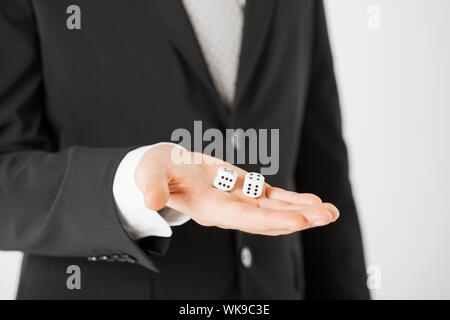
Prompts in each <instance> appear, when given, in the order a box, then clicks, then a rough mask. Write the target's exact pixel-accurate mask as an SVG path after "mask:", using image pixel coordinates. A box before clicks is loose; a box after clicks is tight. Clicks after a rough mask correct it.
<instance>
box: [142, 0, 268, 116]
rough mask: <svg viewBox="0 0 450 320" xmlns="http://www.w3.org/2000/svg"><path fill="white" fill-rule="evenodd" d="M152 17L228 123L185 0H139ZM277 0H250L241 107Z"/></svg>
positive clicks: (239, 96)
mask: <svg viewBox="0 0 450 320" xmlns="http://www.w3.org/2000/svg"><path fill="white" fill-rule="evenodd" d="M137 1H138V2H139V3H140V4H141V5H142V6H143V7H144V8H145V9H146V11H147V13H148V14H149V15H150V16H151V18H152V20H153V21H154V22H155V24H156V25H157V26H158V27H159V28H160V29H161V30H162V32H164V33H165V35H166V36H167V37H168V39H169V40H170V41H171V42H172V44H173V45H174V46H175V47H176V48H177V49H178V50H179V52H180V53H181V55H182V56H183V57H184V58H185V59H186V61H188V63H189V64H190V65H191V67H192V69H193V70H194V71H195V72H196V73H197V75H198V76H199V78H200V79H201V81H202V82H203V84H204V85H205V87H206V88H207V89H208V90H209V91H210V93H212V95H213V97H214V98H215V100H216V102H217V103H216V104H215V107H216V111H217V113H218V115H219V116H220V118H221V119H222V120H223V121H224V122H225V123H227V122H228V121H229V119H230V114H229V112H228V108H227V107H226V106H225V105H224V104H223V103H222V102H221V100H220V98H219V94H218V93H217V90H216V87H215V86H214V83H213V81H212V78H211V75H210V73H209V70H208V67H207V64H206V62H205V59H204V56H203V53H202V51H201V49H200V45H199V43H198V40H197V37H196V35H195V32H194V30H193V28H192V25H191V23H190V20H189V17H188V16H187V14H186V11H185V9H184V7H183V4H182V3H181V0H137ZM274 1H275V0H247V2H246V7H245V18H244V19H245V20H244V30H243V39H242V48H241V54H240V62H239V71H238V79H237V84H236V96H235V99H234V100H235V102H234V105H235V106H238V105H239V102H240V100H241V99H242V96H243V94H244V92H245V91H246V89H247V87H248V85H249V83H250V80H251V77H252V75H253V73H254V71H255V69H256V66H257V63H258V61H259V58H260V56H261V53H262V50H263V46H264V42H265V39H266V37H267V33H268V29H269V26H270V21H271V18H272V15H273V9H274Z"/></svg>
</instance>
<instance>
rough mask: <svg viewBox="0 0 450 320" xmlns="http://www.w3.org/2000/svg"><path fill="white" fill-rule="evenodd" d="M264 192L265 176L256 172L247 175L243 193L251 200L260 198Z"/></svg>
mask: <svg viewBox="0 0 450 320" xmlns="http://www.w3.org/2000/svg"><path fill="white" fill-rule="evenodd" d="M263 190H264V176H263V175H262V174H259V173H256V172H249V173H247V174H246V175H245V180H244V186H243V187H242V193H243V194H244V195H245V196H247V197H249V198H259V197H260V196H261V195H262V193H263Z"/></svg>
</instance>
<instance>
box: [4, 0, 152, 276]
mask: <svg viewBox="0 0 450 320" xmlns="http://www.w3.org/2000/svg"><path fill="white" fill-rule="evenodd" d="M44 99H45V97H44V81H43V75H42V66H41V61H40V56H39V43H38V35H37V26H36V25H35V21H34V20H33V13H32V9H31V7H30V5H29V2H28V0H2V1H1V2H0V221H1V222H0V249H2V250H20V251H24V252H25V253H29V254H38V255H46V256H64V257H88V256H97V255H111V254H127V255H130V256H132V257H134V258H135V259H136V260H137V262H138V263H140V264H141V265H144V266H145V267H147V268H149V269H152V270H156V268H155V266H154V264H153V262H152V260H151V259H150V257H149V256H148V254H147V252H146V251H144V250H142V249H141V248H140V247H139V245H138V244H136V243H135V242H134V241H132V240H131V239H130V238H129V237H128V236H127V234H126V232H125V231H124V230H123V228H122V225H121V224H120V221H119V219H118V216H117V214H116V212H115V207H114V199H113V195H112V183H113V179H114V174H115V171H116V169H117V167H118V164H119V162H120V161H121V159H122V158H123V157H124V156H125V154H126V153H127V152H128V151H130V149H128V148H123V149H122V148H111V149H108V148H89V147H84V146H70V147H67V148H63V149H61V150H58V149H57V148H56V147H55V146H56V145H57V141H56V139H55V135H53V134H52V130H51V128H50V126H49V125H48V120H47V119H46V116H45V100H44Z"/></svg>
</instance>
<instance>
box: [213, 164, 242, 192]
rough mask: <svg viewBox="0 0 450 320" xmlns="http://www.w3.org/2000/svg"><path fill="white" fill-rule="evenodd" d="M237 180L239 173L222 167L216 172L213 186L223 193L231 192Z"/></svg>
mask: <svg viewBox="0 0 450 320" xmlns="http://www.w3.org/2000/svg"><path fill="white" fill-rule="evenodd" d="M236 180H237V173H236V172H234V171H233V170H231V169H228V168H225V167H222V168H219V169H218V170H217V172H216V177H215V178H214V182H213V186H214V187H216V188H217V189H220V190H223V191H231V190H233V188H234V184H235V183H236Z"/></svg>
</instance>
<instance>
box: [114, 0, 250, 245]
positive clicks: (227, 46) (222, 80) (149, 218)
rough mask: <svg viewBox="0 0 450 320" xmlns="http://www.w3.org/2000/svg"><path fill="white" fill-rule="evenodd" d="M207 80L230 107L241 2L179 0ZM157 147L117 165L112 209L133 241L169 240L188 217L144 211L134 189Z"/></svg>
mask: <svg viewBox="0 0 450 320" xmlns="http://www.w3.org/2000/svg"><path fill="white" fill-rule="evenodd" d="M182 2H183V5H184V7H185V9H186V13H187V15H188V16H189V18H190V20H191V23H192V26H193V29H194V31H195V34H196V36H197V39H198V41H199V45H200V47H201V49H202V53H203V55H204V57H205V60H206V63H207V65H208V68H209V71H210V73H211V77H212V79H213V81H214V84H215V86H216V88H217V91H218V92H219V94H220V96H221V98H222V100H223V101H224V102H225V103H226V104H227V105H230V106H231V105H232V102H233V98H234V92H235V87H236V78H237V72H238V67H239V54H240V51H241V41H242V29H243V22H244V12H243V8H244V6H245V0H183V1H182ZM157 145H159V143H158V144H155V145H150V146H146V147H141V148H138V149H135V150H133V151H131V152H129V153H128V154H127V155H126V156H125V157H124V158H123V159H122V161H121V163H120V164H119V167H118V169H117V171H116V175H115V178H114V183H113V195H114V200H115V202H116V208H117V211H118V214H119V218H120V220H121V222H122V224H123V226H124V229H125V230H126V231H127V233H128V234H129V235H130V237H132V238H133V239H135V240H137V239H141V238H145V237H148V236H159V237H170V236H171V235H172V229H171V227H172V226H178V225H182V224H184V223H186V222H187V221H189V219H190V218H189V217H187V216H185V215H183V214H182V213H180V212H176V211H174V210H172V209H169V208H166V209H163V210H160V211H159V212H157V211H153V210H150V209H148V208H147V207H146V206H145V204H144V195H143V194H142V192H141V191H140V190H139V189H138V187H137V186H136V183H135V181H134V172H135V171H136V168H137V166H138V163H139V161H140V160H141V158H142V156H143V154H144V153H145V152H147V151H148V150H149V149H151V148H153V147H155V146H157Z"/></svg>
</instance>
